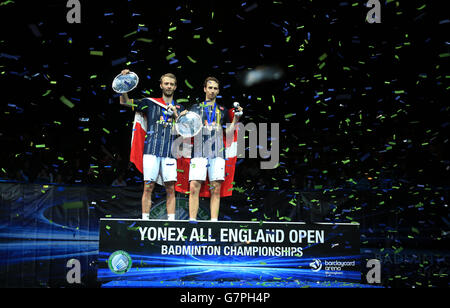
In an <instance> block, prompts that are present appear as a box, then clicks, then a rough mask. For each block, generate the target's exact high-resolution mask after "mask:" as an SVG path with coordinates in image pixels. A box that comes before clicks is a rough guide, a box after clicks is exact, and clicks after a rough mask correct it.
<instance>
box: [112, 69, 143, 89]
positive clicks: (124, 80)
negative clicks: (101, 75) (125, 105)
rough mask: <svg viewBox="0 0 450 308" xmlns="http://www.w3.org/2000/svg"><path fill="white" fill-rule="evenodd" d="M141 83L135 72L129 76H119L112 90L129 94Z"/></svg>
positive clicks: (115, 79) (113, 83) (114, 81)
mask: <svg viewBox="0 0 450 308" xmlns="http://www.w3.org/2000/svg"><path fill="white" fill-rule="evenodd" d="M138 83H139V77H138V75H136V74H135V73H133V72H129V73H128V74H125V75H123V74H119V75H117V76H116V78H114V80H113V82H112V88H113V90H114V91H115V92H117V93H121V94H122V93H127V92H130V91H131V90H133V89H134V88H136V86H137V85H138Z"/></svg>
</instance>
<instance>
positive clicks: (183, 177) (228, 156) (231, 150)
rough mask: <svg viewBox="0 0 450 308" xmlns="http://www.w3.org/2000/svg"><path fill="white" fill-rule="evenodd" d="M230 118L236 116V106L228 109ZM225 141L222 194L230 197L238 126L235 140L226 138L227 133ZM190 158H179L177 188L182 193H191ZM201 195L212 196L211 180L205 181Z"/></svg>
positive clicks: (235, 158) (224, 137)
mask: <svg viewBox="0 0 450 308" xmlns="http://www.w3.org/2000/svg"><path fill="white" fill-rule="evenodd" d="M228 115H229V118H230V119H233V118H234V108H231V109H229V110H228ZM223 143H224V146H225V180H224V181H223V182H222V185H221V187H220V196H221V197H229V196H231V195H232V193H233V181H234V171H235V167H236V160H237V128H236V129H235V131H234V135H233V140H229V141H228V142H227V140H226V134H223ZM190 162H191V159H190V158H186V157H181V158H179V159H177V169H178V177H177V184H176V185H175V190H176V191H178V192H181V193H185V194H187V193H189V191H190V189H189V164H190ZM200 197H207V198H210V197H211V191H210V186H209V180H208V178H206V181H204V182H203V184H202V187H201V189H200Z"/></svg>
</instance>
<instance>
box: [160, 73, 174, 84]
mask: <svg viewBox="0 0 450 308" xmlns="http://www.w3.org/2000/svg"><path fill="white" fill-rule="evenodd" d="M164 77H169V78H172V79H175V85H177V77H175V75H174V74H172V73H166V74H164V75H162V76H161V78H159V83H162V80H163V78H164Z"/></svg>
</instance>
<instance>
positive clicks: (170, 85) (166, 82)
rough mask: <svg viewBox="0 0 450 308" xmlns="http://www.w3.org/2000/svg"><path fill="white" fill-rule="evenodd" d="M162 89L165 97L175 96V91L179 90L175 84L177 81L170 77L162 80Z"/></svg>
mask: <svg viewBox="0 0 450 308" xmlns="http://www.w3.org/2000/svg"><path fill="white" fill-rule="evenodd" d="M159 86H160V87H161V90H162V91H163V94H164V95H165V96H173V93H174V92H175V89H176V88H177V86H176V84H175V79H173V78H170V77H164V78H163V79H162V80H161V84H160V85H159Z"/></svg>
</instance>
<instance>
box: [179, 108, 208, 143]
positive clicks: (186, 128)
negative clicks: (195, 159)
mask: <svg viewBox="0 0 450 308" xmlns="http://www.w3.org/2000/svg"><path fill="white" fill-rule="evenodd" d="M202 127H203V125H202V118H201V117H200V116H199V115H198V114H197V113H195V112H192V111H188V112H187V113H186V114H184V115H182V116H180V117H178V119H177V121H176V123H175V129H176V131H177V133H178V134H180V135H181V136H183V137H185V138H189V137H194V136H195V135H197V134H198V133H199V132H200V130H201V129H202Z"/></svg>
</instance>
